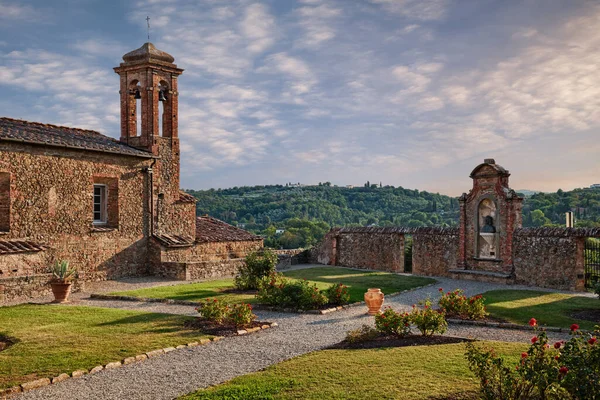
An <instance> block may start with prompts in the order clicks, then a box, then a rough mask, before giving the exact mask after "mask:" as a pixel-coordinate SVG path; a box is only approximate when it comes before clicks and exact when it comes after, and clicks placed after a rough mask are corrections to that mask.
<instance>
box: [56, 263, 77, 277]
mask: <svg viewBox="0 0 600 400" xmlns="http://www.w3.org/2000/svg"><path fill="white" fill-rule="evenodd" d="M75 272H76V270H75V268H69V262H68V261H66V260H59V261H56V262H55V263H54V267H53V268H52V275H53V276H54V279H55V280H56V281H58V282H68V281H69V280H71V279H73V278H74V277H75Z"/></svg>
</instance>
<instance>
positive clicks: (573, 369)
mask: <svg viewBox="0 0 600 400" xmlns="http://www.w3.org/2000/svg"><path fill="white" fill-rule="evenodd" d="M529 325H531V326H534V327H536V326H537V321H536V320H535V319H534V318H532V319H531V320H530V321H529ZM571 335H572V337H571V339H570V340H569V341H566V342H564V341H560V342H555V343H554V344H553V345H552V346H550V344H549V343H548V337H547V336H546V332H544V331H541V332H539V333H538V334H537V335H535V336H534V337H532V339H531V345H530V346H529V349H528V350H527V352H524V353H522V354H521V360H520V362H519V363H518V364H517V365H516V366H514V368H511V367H510V366H508V365H507V364H506V361H505V360H504V359H503V358H502V357H499V356H497V355H496V354H494V352H493V350H482V349H478V348H476V347H475V345H474V344H473V343H468V344H467V352H466V357H467V360H468V362H469V367H470V369H471V370H472V371H473V372H474V373H475V375H476V376H477V377H478V378H479V380H480V390H481V395H482V398H484V399H490V400H491V399H499V398H501V399H507V400H514V399H519V400H521V399H549V398H555V399H582V400H583V399H592V400H593V399H600V346H599V345H598V344H597V343H598V340H597V337H598V335H600V327H598V326H597V327H596V330H595V331H594V332H593V333H591V334H589V333H588V334H584V333H582V332H581V331H579V326H578V325H577V324H573V325H572V326H571Z"/></svg>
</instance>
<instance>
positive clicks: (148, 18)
mask: <svg viewBox="0 0 600 400" xmlns="http://www.w3.org/2000/svg"><path fill="white" fill-rule="evenodd" d="M146 23H147V24H148V42H149V41H150V17H149V16H146Z"/></svg>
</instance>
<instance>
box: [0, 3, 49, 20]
mask: <svg viewBox="0 0 600 400" xmlns="http://www.w3.org/2000/svg"><path fill="white" fill-rule="evenodd" d="M43 18H44V13H43V12H42V11H41V10H37V9H35V8H33V7H31V6H28V5H22V4H18V3H9V2H5V1H0V20H2V21H4V22H5V23H7V22H11V21H13V22H14V21H24V22H36V21H40V20H42V19H43Z"/></svg>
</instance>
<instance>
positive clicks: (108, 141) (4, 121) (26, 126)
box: [0, 117, 153, 158]
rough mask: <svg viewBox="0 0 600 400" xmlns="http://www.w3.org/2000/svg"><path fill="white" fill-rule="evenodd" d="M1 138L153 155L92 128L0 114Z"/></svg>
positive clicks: (105, 151) (47, 144) (139, 155)
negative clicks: (25, 119)
mask: <svg viewBox="0 0 600 400" xmlns="http://www.w3.org/2000/svg"><path fill="white" fill-rule="evenodd" d="M1 140H7V141H13V142H24V143H31V144H41V145H45V146H56V147H67V148H71V149H80V150H91V151H100V152H103V153H114V154H123V155H128V156H136V157H147V158H152V157H153V155H152V153H149V152H147V151H143V150H139V149H136V148H134V147H131V146H128V145H126V144H124V143H121V142H119V141H118V140H116V139H113V138H110V137H108V136H105V135H103V134H101V133H99V132H96V131H90V130H87V129H77V128H70V127H67V126H57V125H50V124H42V123H39V122H29V121H23V120H20V119H12V118H5V117H2V118H0V141H1Z"/></svg>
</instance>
